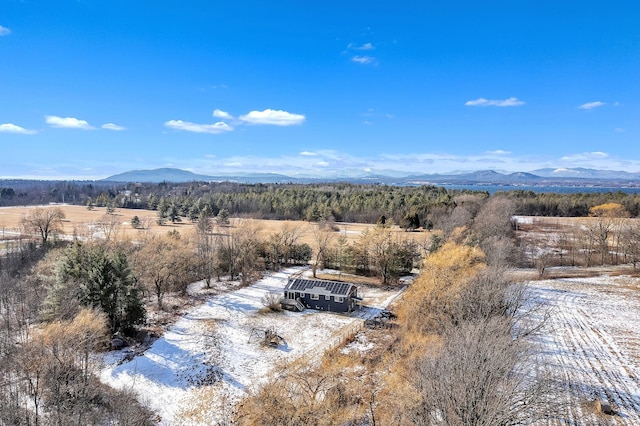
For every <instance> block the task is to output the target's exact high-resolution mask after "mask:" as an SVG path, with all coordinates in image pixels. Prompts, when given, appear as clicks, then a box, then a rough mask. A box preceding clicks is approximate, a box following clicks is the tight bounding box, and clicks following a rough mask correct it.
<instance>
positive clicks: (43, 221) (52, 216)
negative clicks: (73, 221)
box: [22, 207, 65, 244]
mask: <svg viewBox="0 0 640 426" xmlns="http://www.w3.org/2000/svg"><path fill="white" fill-rule="evenodd" d="M64 218H65V214H64V211H62V209H61V208H60V207H36V208H34V209H33V210H30V211H29V213H27V214H26V215H25V216H24V217H23V218H22V226H23V228H24V229H25V230H26V231H28V232H30V233H35V234H37V235H39V236H40V240H41V241H42V244H47V242H48V241H49V238H50V237H51V236H54V235H56V234H57V233H58V232H60V231H62V221H63V219H64Z"/></svg>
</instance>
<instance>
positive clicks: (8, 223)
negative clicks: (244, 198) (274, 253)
mask: <svg viewBox="0 0 640 426" xmlns="http://www.w3.org/2000/svg"><path fill="white" fill-rule="evenodd" d="M57 207H60V208H62V210H63V211H64V214H65V216H66V218H65V219H64V234H66V235H74V233H75V234H77V235H91V233H92V232H93V231H92V230H91V225H92V224H94V223H96V222H98V221H100V220H101V219H102V218H103V217H104V216H105V215H106V213H107V210H106V208H105V207H96V208H94V209H93V210H88V209H87V208H86V207H84V206H71V205H65V206H57ZM33 208H34V206H20V207H2V208H0V238H1V237H2V230H3V229H5V230H7V231H17V230H19V229H20V221H21V220H22V218H23V217H24V216H25V215H26V214H28V213H29V211H30V210H32V209H33ZM114 216H115V217H117V218H118V219H120V220H119V222H120V229H119V231H118V238H120V239H130V240H138V239H140V238H142V237H143V236H144V234H145V233H151V234H154V235H160V234H166V233H167V232H169V231H174V230H175V231H178V232H180V233H181V234H185V235H187V234H188V233H192V232H194V225H193V224H192V223H191V222H190V221H189V220H188V219H187V218H182V220H183V222H179V223H175V224H172V223H170V222H169V223H167V224H165V225H162V226H160V225H158V224H156V219H157V213H156V212H155V211H153V210H142V209H116V210H115V212H114ZM133 216H138V218H140V220H141V221H143V222H144V221H145V219H147V220H148V222H149V228H148V229H134V228H132V227H131V224H130V222H131V219H132V218H133ZM245 221H250V222H253V223H256V224H257V228H258V229H259V230H260V231H259V232H260V237H267V236H269V235H271V234H273V233H275V232H279V231H280V230H281V229H282V228H283V227H284V226H288V227H296V228H299V229H300V230H301V234H300V238H299V240H298V243H307V244H309V245H310V246H311V247H315V241H314V237H313V232H314V229H315V227H316V224H315V223H310V222H305V221H289V220H287V221H283V220H262V219H236V218H232V219H231V223H230V227H234V226H242V224H243V223H245ZM336 226H337V227H338V229H339V231H337V232H336V237H337V236H338V235H343V236H345V237H346V238H347V241H348V242H349V243H352V242H353V241H356V240H357V239H358V238H360V235H361V234H362V232H364V231H365V230H367V229H370V228H373V227H375V225H370V224H364V223H336ZM224 230H225V227H222V228H221V229H220V232H223V233H224ZM395 230H396V232H398V233H400V234H402V236H403V237H408V238H413V239H416V240H421V239H424V238H427V237H428V235H429V234H428V233H427V232H404V231H403V230H402V229H400V228H397V227H396V229H395Z"/></svg>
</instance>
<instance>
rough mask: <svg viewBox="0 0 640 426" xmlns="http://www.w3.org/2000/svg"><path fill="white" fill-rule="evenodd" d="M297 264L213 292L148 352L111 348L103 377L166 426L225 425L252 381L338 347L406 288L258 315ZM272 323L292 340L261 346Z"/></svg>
mask: <svg viewBox="0 0 640 426" xmlns="http://www.w3.org/2000/svg"><path fill="white" fill-rule="evenodd" d="M297 272H300V269H296V268H292V269H287V270H284V271H281V272H279V273H275V274H273V275H270V276H268V277H265V278H264V279H262V280H260V281H258V282H257V283H255V284H254V285H251V286H249V287H245V288H241V289H238V290H236V291H233V292H229V293H225V294H221V295H217V296H212V297H211V298H210V299H209V300H208V301H207V302H206V303H204V304H203V305H201V306H199V307H197V308H195V309H193V310H192V311H191V312H189V313H188V314H187V315H185V316H184V317H182V318H181V319H180V320H178V321H177V322H176V323H175V325H173V326H172V327H171V328H170V329H169V330H168V331H167V332H166V333H165V335H164V336H163V337H162V338H160V339H158V340H157V341H156V342H155V343H154V344H153V346H152V347H151V348H149V349H148V350H147V351H146V352H145V353H144V354H143V355H141V356H137V357H135V358H134V359H133V360H132V361H129V362H125V363H122V364H120V365H118V362H119V361H120V360H121V358H122V353H120V352H112V353H111V354H109V355H108V356H107V357H106V362H107V365H106V367H105V368H104V369H103V371H102V372H101V380H102V381H103V382H105V383H107V384H110V385H111V386H114V387H117V388H121V389H124V388H127V389H131V390H133V391H134V392H136V393H137V394H138V395H139V398H140V400H141V402H143V403H144V404H146V405H147V406H148V407H150V408H151V409H152V410H154V411H155V412H156V413H158V415H159V416H160V418H161V423H162V424H165V425H169V424H171V425H175V424H185V425H186V424H218V423H222V422H224V418H225V417H226V416H228V415H229V413H230V412H231V410H232V409H233V408H232V407H233V406H234V405H235V403H236V402H238V401H239V400H240V399H241V398H242V397H243V396H244V395H246V394H247V392H248V391H250V390H251V388H252V387H256V386H259V385H260V384H261V383H263V382H264V381H265V380H266V379H268V378H269V377H270V373H272V372H273V371H274V369H275V367H276V366H278V365H279V364H282V363H284V362H292V361H293V360H295V359H299V358H300V357H301V356H303V355H304V356H305V357H306V358H305V359H309V357H313V356H316V355H318V354H320V353H322V351H323V350H324V349H326V348H328V347H331V346H334V345H336V344H337V343H338V342H339V341H340V340H341V339H343V338H344V336H345V333H349V332H350V331H351V330H353V329H354V328H357V327H358V326H359V325H360V324H361V323H362V319H363V318H365V317H367V316H371V315H374V314H375V313H377V312H379V310H380V309H381V308H383V307H385V306H386V305H387V304H388V303H390V302H391V300H393V298H395V297H396V296H397V295H398V294H399V293H400V290H399V289H396V290H394V291H388V290H387V291H384V290H378V289H367V290H365V291H363V292H362V293H363V295H364V297H365V300H364V303H365V304H366V305H367V306H369V307H367V308H364V309H363V310H361V311H359V312H355V313H352V314H349V315H344V314H336V313H328V312H319V311H313V310H306V311H304V312H301V313H294V312H282V313H267V314H264V313H259V312H258V311H259V310H260V309H261V308H263V305H262V303H261V301H262V297H263V296H264V295H265V294H266V293H269V292H278V293H282V289H283V288H284V286H285V285H286V282H287V279H288V277H289V276H290V275H291V274H293V273H297ZM269 328H273V329H275V331H276V332H277V333H278V334H279V335H281V336H282V337H283V338H284V340H285V344H283V345H281V346H280V347H278V348H270V347H265V346H262V345H261V341H262V336H263V335H264V334H263V332H264V330H266V329H269Z"/></svg>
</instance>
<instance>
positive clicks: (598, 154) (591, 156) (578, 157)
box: [561, 151, 609, 161]
mask: <svg viewBox="0 0 640 426" xmlns="http://www.w3.org/2000/svg"><path fill="white" fill-rule="evenodd" d="M607 157H609V154H607V153H606V152H602V151H593V152H583V153H581V154H570V155H565V156H564V157H562V158H561V159H562V160H564V161H591V160H601V159H603V158H607Z"/></svg>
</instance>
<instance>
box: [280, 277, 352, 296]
mask: <svg viewBox="0 0 640 426" xmlns="http://www.w3.org/2000/svg"><path fill="white" fill-rule="evenodd" d="M352 286H353V284H349V283H343V282H339V281H322V280H307V279H303V278H296V279H294V280H293V281H290V282H289V283H288V284H287V288H288V289H290V290H302V291H304V290H308V289H310V288H314V287H320V288H324V289H326V290H327V291H328V292H330V293H332V294H340V295H346V294H348V293H349V290H350V289H351V287H352Z"/></svg>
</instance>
